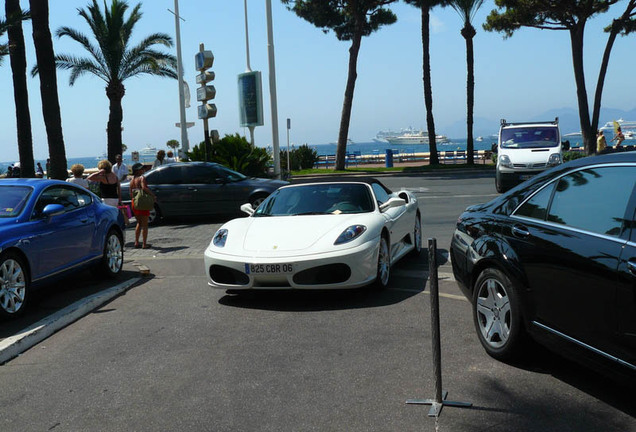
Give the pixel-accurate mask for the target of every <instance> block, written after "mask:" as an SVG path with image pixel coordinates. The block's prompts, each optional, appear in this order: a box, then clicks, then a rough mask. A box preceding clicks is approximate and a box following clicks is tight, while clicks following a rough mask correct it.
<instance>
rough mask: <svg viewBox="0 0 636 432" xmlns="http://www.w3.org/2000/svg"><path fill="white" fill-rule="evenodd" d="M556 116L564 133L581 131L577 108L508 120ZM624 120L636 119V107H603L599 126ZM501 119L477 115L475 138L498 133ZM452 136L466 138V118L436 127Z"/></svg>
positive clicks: (556, 109) (557, 109) (540, 118)
mask: <svg viewBox="0 0 636 432" xmlns="http://www.w3.org/2000/svg"><path fill="white" fill-rule="evenodd" d="M555 117H558V118H559V126H560V129H561V133H562V134H564V135H565V134H567V133H572V132H579V131H580V130H581V122H580V121H579V111H578V109H575V108H555V109H551V110H548V111H545V112H544V113H542V114H540V115H537V116H535V117H531V118H527V119H518V118H507V119H506V120H508V121H545V120H553V119H554V118H555ZM620 118H622V119H624V120H632V121H633V120H636V108H634V109H632V110H630V111H625V110H620V109H615V108H601V117H600V120H599V127H602V126H603V125H604V124H605V123H607V122H611V121H613V120H618V119H620ZM500 121H501V119H487V118H483V117H476V118H475V123H474V126H473V132H474V135H475V138H477V137H479V136H483V137H484V138H486V137H488V136H490V135H492V134H496V133H497V132H498V131H499V123H500ZM435 129H436V130H437V129H439V130H440V131H442V133H444V134H445V135H447V136H448V137H451V138H465V137H466V120H465V119H462V120H459V121H457V122H455V123H452V124H450V125H447V126H443V127H439V128H438V127H436V128H435Z"/></svg>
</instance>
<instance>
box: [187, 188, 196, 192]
mask: <svg viewBox="0 0 636 432" xmlns="http://www.w3.org/2000/svg"><path fill="white" fill-rule="evenodd" d="M188 190H191V191H193V192H197V191H198V189H197V188H195V187H189V188H188Z"/></svg>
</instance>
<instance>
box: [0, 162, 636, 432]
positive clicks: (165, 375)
mask: <svg viewBox="0 0 636 432" xmlns="http://www.w3.org/2000/svg"><path fill="white" fill-rule="evenodd" d="M384 181H385V183H386V184H387V185H388V186H389V187H391V188H393V189H399V188H400V187H408V188H409V189H411V190H413V191H415V192H416V193H417V195H418V198H419V200H420V209H421V211H422V217H423V218H422V219H423V228H424V238H425V239H426V238H429V237H434V238H436V239H437V243H438V248H439V256H438V262H439V263H440V268H439V278H440V317H441V318H440V319H441V336H442V353H441V355H442V374H443V388H444V389H445V390H447V391H448V392H449V395H448V399H449V400H455V401H466V402H471V403H472V404H473V407H472V408H470V409H460V408H451V407H446V408H444V410H443V411H442V414H441V416H440V417H439V418H437V419H432V418H429V417H428V416H427V414H428V411H429V408H428V407H425V406H416V405H407V404H405V401H406V400H407V399H411V398H432V397H434V392H435V385H434V376H433V375H434V374H433V366H432V357H433V356H432V353H431V345H432V343H431V330H430V322H431V316H430V304H429V299H430V296H429V288H430V287H429V286H428V260H427V258H426V254H423V255H422V256H421V257H420V258H413V257H409V258H406V259H405V260H403V261H401V262H400V263H398V264H397V265H396V266H395V267H394V270H393V276H392V281H391V284H390V287H389V289H387V290H386V291H383V292H370V291H368V290H356V291H350V292H349V291H348V292H326V293H325V292H308V293H303V292H300V293H298V292H279V293H256V294H253V295H247V296H232V295H227V294H226V293H225V292H223V291H215V290H211V289H209V288H208V287H207V285H206V279H205V273H204V269H203V260H202V252H203V250H204V248H205V246H206V245H207V243H208V242H209V239H210V238H211V236H212V234H213V232H214V231H215V229H216V227H217V226H218V224H219V223H220V222H221V221H214V222H212V223H203V222H202V221H176V222H169V223H168V224H165V225H163V226H160V227H156V228H152V229H151V232H150V242H151V243H152V244H153V249H150V250H135V249H130V253H127V255H126V259H127V261H126V267H125V268H126V272H125V274H124V277H123V278H122V280H121V281H119V282H123V281H133V282H134V285H133V287H132V288H130V289H127V290H125V291H123V293H122V294H121V295H119V296H117V297H115V298H114V299H113V300H112V301H110V302H108V303H107V304H105V305H103V306H102V307H100V308H98V309H96V310H95V311H93V312H91V313H89V314H87V315H85V316H83V317H82V318H80V319H78V320H77V321H75V322H74V323H72V324H70V325H68V326H67V327H65V328H63V329H61V330H60V331H58V332H57V333H55V334H53V335H52V336H50V337H48V338H47V339H45V340H44V341H42V342H40V343H39V344H37V345H35V346H34V347H33V348H31V349H29V350H27V351H26V352H24V353H23V354H22V355H20V356H19V357H17V358H15V359H13V360H11V361H9V362H7V363H5V364H4V365H3V366H0V383H2V388H3V390H2V392H0V414H1V415H0V430H7V431H12V430H16V431H17V430H19V431H42V430H56V431H58V430H60V431H85V430H99V431H120V430H121V431H130V430H137V431H156V430H161V431H164V430H165V431H168V430H180V431H186V430H187V431H201V430H209V431H252V430H254V431H255V430H259V431H314V430H315V431H416V430H417V431H421V430H430V431H434V430H435V431H437V430H440V431H454V432H456V431H537V430H541V431H601V430H602V431H621V432H623V431H636V420H635V418H634V416H635V415H636V406H635V402H634V398H633V390H632V391H628V389H625V388H622V387H621V386H620V385H619V384H618V383H614V382H611V381H608V380H607V379H606V378H604V377H602V376H600V375H597V374H596V373H595V372H593V371H591V370H588V369H585V368H583V367H581V366H578V365H577V364H575V363H573V362H571V361H569V360H566V359H562V358H561V357H559V356H557V355H555V354H553V353H550V352H547V351H545V350H543V349H541V348H539V347H536V348H535V349H534V350H533V353H532V355H531V356H530V357H529V358H527V359H525V360H524V361H523V362H522V363H519V364H514V365H509V364H505V363H501V362H498V361H495V360H493V359H492V358H490V357H489V356H487V355H486V354H485V353H484V351H483V349H482V348H481V346H480V345H479V342H478V340H477V338H476V336H475V334H474V329H473V325H472V318H471V314H470V307H469V304H468V302H467V301H466V300H465V299H464V298H463V296H462V295H461V294H460V292H459V290H458V288H457V287H456V285H455V283H454V281H453V279H452V274H451V271H450V263H448V262H447V261H446V258H445V257H446V251H447V250H448V245H449V243H450V236H451V234H452V231H453V226H454V223H455V220H456V219H457V216H458V215H459V213H460V212H461V211H462V210H463V209H464V208H465V207H466V206H468V205H471V204H475V203H479V202H483V201H487V200H489V199H491V198H492V197H494V196H496V192H495V190H494V182H493V180H492V178H489V177H487V176H485V177H484V176H483V175H478V176H466V175H461V174H454V175H449V174H444V175H443V176H440V177H436V176H427V177H387V178H385V179H384ZM131 235H132V232H130V231H129V233H128V237H127V241H128V243H129V244H130V243H131V241H132V237H131ZM127 252H128V250H127ZM139 266H147V267H148V268H149V269H150V276H149V277H146V278H142V279H139V280H137V279H136V278H137V277H138V276H139V275H138V272H137V269H138V267H139ZM112 285H113V284H112V283H110V284H108V283H103V282H98V281H95V280H94V279H93V278H92V276H91V275H90V274H88V273H87V274H86V275H82V276H81V277H80V278H74V279H73V280H72V281H66V282H63V283H61V284H59V286H55V287H53V288H52V293H50V294H48V293H47V294H46V295H44V294H42V295H40V296H39V299H38V301H37V302H36V304H34V305H32V306H34V307H33V311H31V312H30V313H29V314H28V315H27V316H25V317H24V318H23V319H22V320H20V323H3V326H2V334H0V338H2V339H4V340H6V339H8V338H9V337H11V336H12V334H14V333H16V332H19V331H20V328H21V326H22V327H24V326H28V325H33V324H35V323H36V322H37V321H38V320H39V319H46V316H47V314H51V313H55V311H57V310H59V309H60V307H63V306H64V305H68V304H72V303H73V302H74V301H75V300H77V299H80V298H82V296H83V295H87V294H95V293H99V292H103V291H104V290H107V289H110V288H111V287H112Z"/></svg>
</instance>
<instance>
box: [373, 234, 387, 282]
mask: <svg viewBox="0 0 636 432" xmlns="http://www.w3.org/2000/svg"><path fill="white" fill-rule="evenodd" d="M390 278H391V250H390V247H389V240H388V239H387V236H386V235H382V236H381V237H380V245H379V248H378V265H377V267H376V278H375V282H374V283H373V286H374V288H376V289H381V290H382V289H385V288H386V287H387V286H388V285H389V279H390Z"/></svg>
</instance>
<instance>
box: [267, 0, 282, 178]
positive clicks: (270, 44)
mask: <svg viewBox="0 0 636 432" xmlns="http://www.w3.org/2000/svg"><path fill="white" fill-rule="evenodd" d="M265 4H266V8H267V53H268V58H269V100H270V107H271V111H272V146H273V148H274V176H275V177H276V178H277V179H280V145H279V142H278V107H277V101H276V65H275V63H274V31H273V29H272V0H265Z"/></svg>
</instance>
